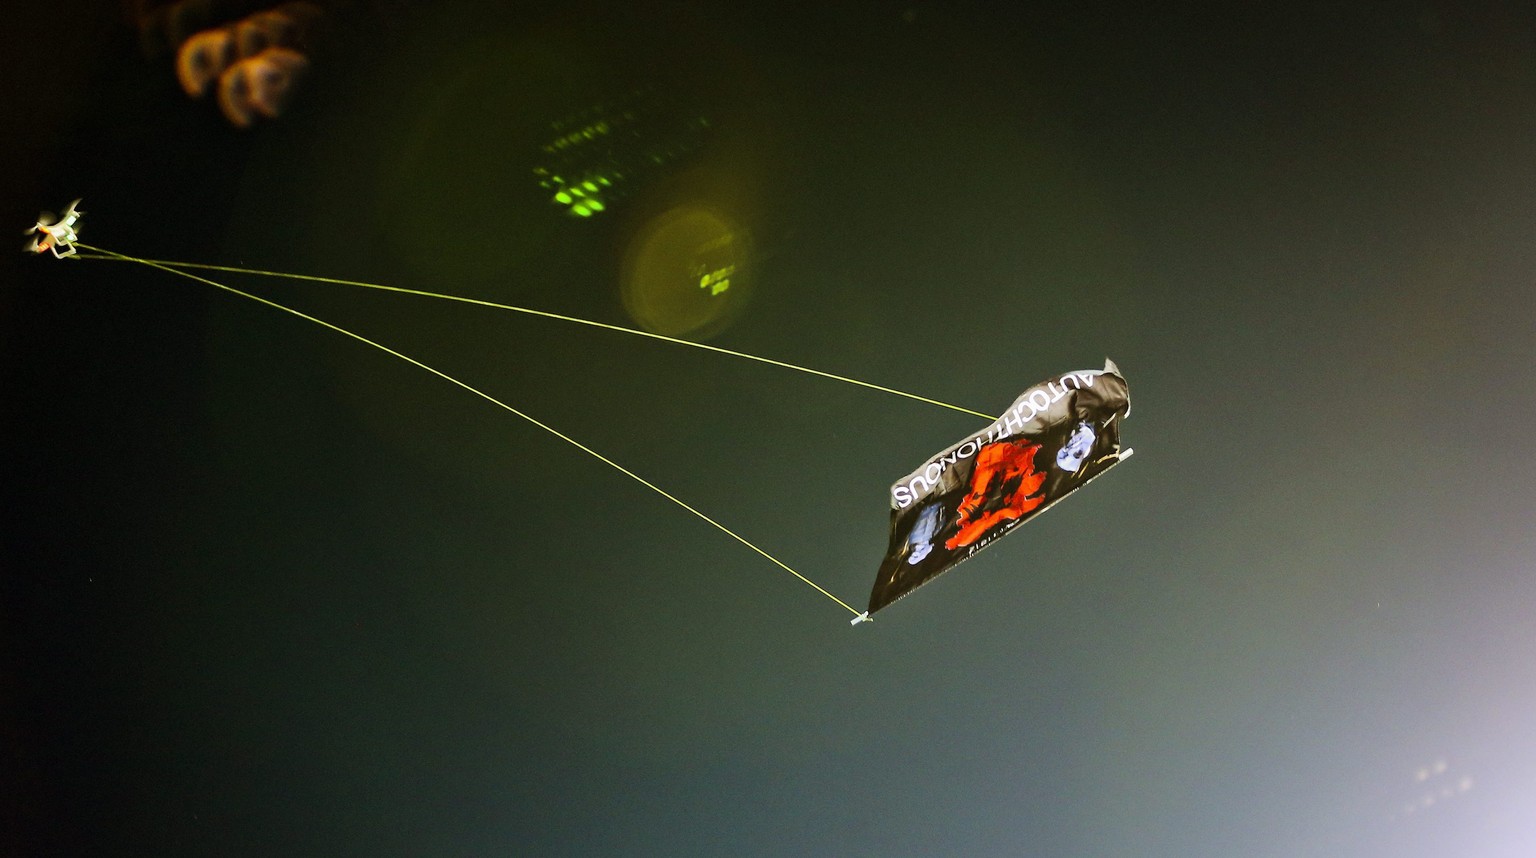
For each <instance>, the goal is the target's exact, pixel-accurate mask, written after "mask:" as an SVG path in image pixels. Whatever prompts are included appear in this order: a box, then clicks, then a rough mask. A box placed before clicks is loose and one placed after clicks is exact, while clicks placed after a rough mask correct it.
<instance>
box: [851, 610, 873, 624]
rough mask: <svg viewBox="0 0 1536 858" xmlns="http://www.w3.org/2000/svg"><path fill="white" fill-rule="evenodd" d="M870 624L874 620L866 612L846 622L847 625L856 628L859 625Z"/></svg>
mask: <svg viewBox="0 0 1536 858" xmlns="http://www.w3.org/2000/svg"><path fill="white" fill-rule="evenodd" d="M872 622H874V619H873V618H871V617H870V616H869V612H868V611H865V612H864V613H862V614H859V615H858V616H857V617H854V618H853V619H851V620H849V621H848V625H850V626H856V625H858V624H859V623H872Z"/></svg>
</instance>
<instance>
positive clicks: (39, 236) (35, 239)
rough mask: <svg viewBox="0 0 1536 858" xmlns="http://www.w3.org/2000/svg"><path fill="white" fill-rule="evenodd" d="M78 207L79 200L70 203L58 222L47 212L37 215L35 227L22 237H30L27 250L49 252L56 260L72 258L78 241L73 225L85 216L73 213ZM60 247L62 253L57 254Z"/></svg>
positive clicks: (78, 212) (80, 212)
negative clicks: (62, 250)
mask: <svg viewBox="0 0 1536 858" xmlns="http://www.w3.org/2000/svg"><path fill="white" fill-rule="evenodd" d="M78 205H80V201H79V200H75V201H74V202H72V203H70V204H69V208H67V209H65V210H64V213H63V214H62V215H60V216H59V219H58V220H54V219H53V215H51V214H49V213H48V212H43V213H42V214H40V215H38V216H37V225H36V226H34V227H32V228H31V229H29V230H27V231H26V232H25V233H23V235H30V236H32V241H31V243H30V244H28V245H27V250H29V251H31V252H33V253H42V252H43V251H45V250H47V251H51V252H52V253H53V255H54V257H55V258H58V259H63V258H64V257H66V256H72V255H73V254H74V252H75V242H76V241H78V240H79V239H80V236H79V235H78V234H77V233H76V232H75V223H76V222H78V221H79V220H80V216H81V215H83V214H85V212H82V211H75V206H78ZM61 247H62V248H64V252H63V253H60V252H59V248H61Z"/></svg>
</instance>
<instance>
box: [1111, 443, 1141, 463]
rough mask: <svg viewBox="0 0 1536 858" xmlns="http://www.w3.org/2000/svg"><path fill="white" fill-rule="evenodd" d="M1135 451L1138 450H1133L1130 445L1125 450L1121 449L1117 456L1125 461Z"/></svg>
mask: <svg viewBox="0 0 1536 858" xmlns="http://www.w3.org/2000/svg"><path fill="white" fill-rule="evenodd" d="M1134 452H1136V451H1135V450H1132V449H1131V448H1130V447H1126V448H1125V449H1124V450H1121V451H1120V455H1118V456H1116V457H1115V458H1117V459H1119V460H1120V461H1122V462H1123V461H1125V460H1126V459H1129V458H1130V457H1131V454H1132V453H1134Z"/></svg>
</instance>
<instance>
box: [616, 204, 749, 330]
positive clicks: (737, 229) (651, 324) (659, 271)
mask: <svg viewBox="0 0 1536 858" xmlns="http://www.w3.org/2000/svg"><path fill="white" fill-rule="evenodd" d="M751 252H752V249H751V238H750V234H749V233H748V232H747V230H746V229H744V228H742V227H741V226H738V225H737V224H735V223H734V222H732V221H731V219H730V218H729V217H728V216H727V215H725V214H723V213H721V212H720V211H718V210H715V209H711V208H708V207H705V206H698V205H684V206H678V207H676V208H673V209H670V210H668V211H666V212H664V213H662V214H660V215H657V216H656V217H654V218H652V219H651V220H650V221H649V222H648V223H646V224H645V226H644V227H642V228H641V229H640V230H639V232H638V233H637V234H636V235H635V237H634V238H633V239H632V240H631V241H630V243H629V249H628V250H627V252H626V253H625V254H624V267H623V271H622V274H621V278H620V290H621V296H622V297H623V299H624V309H625V310H626V311H628V313H629V316H630V318H632V319H634V320H635V323H636V324H638V325H639V326H640V327H642V328H644V329H645V330H647V331H650V332H651V333H655V334H664V335H666V336H669V337H678V336H683V335H685V334H686V335H689V336H692V337H697V338H703V337H710V336H713V335H715V334H718V333H720V332H721V331H723V330H725V328H726V327H727V326H728V325H730V323H731V322H732V321H734V320H735V319H736V317H737V315H738V314H739V313H740V312H741V308H742V307H743V306H744V305H745V303H746V298H747V295H748V292H749V287H750V285H751V282H750V281H751V277H750V275H751V271H750V267H751V266H750V263H749V260H750V259H751Z"/></svg>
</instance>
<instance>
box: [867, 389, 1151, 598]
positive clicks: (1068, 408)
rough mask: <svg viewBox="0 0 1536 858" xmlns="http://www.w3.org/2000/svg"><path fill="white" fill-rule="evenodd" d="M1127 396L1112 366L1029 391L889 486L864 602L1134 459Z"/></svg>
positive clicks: (948, 562)
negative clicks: (884, 542) (1126, 436)
mask: <svg viewBox="0 0 1536 858" xmlns="http://www.w3.org/2000/svg"><path fill="white" fill-rule="evenodd" d="M1130 411H1131V400H1130V388H1129V387H1128V386H1127V385H1126V383H1125V379H1124V378H1122V377H1121V376H1120V371H1119V368H1117V367H1116V366H1115V364H1114V361H1110V360H1106V361H1105V362H1104V368H1103V369H1101V370H1079V371H1077V372H1069V373H1065V374H1063V375H1060V376H1057V377H1055V378H1052V379H1048V380H1046V381H1042V382H1040V383H1039V384H1037V385H1035V386H1034V387H1031V388H1030V389H1029V390H1026V391H1024V394H1023V395H1022V396H1020V397H1019V398H1018V399H1016V400H1014V403H1013V405H1012V406H1010V407H1009V409H1008V410H1007V411H1006V412H1004V413H1003V415H1002V416H1001V417H999V418H998V419H997V420H996V422H994V423H993V424H992V425H990V426H988V427H986V428H985V429H983V430H982V431H981V432H978V433H976V434H973V435H970V436H967V437H966V438H965V439H963V440H962V441H960V442H959V443H957V444H955V445H953V446H951V447H950V448H949V449H947V450H944V451H943V452H941V453H939V454H938V455H936V456H933V457H932V458H930V459H929V460H928V461H927V462H925V463H924V464H923V466H922V467H920V468H918V469H917V470H915V471H913V472H912V473H910V474H908V475H907V476H905V477H903V478H902V479H901V480H899V481H897V482H896V483H895V484H894V485H892V486H891V544H890V548H889V549H887V551H886V555H885V562H883V563H882V564H881V565H880V574H879V576H878V577H876V579H875V587H874V590H873V592H871V593H870V595H869V613H871V614H873V613H874V612H876V611H878V610H880V609H881V608H883V607H885V606H886V605H889V604H890V603H892V602H894V601H896V600H897V599H900V598H901V597H902V596H905V595H907V594H908V593H910V592H912V591H913V590H915V589H917V588H918V587H921V586H922V585H923V584H925V583H927V582H929V581H932V580H933V579H934V578H936V577H938V576H939V575H942V574H944V573H945V572H947V571H949V570H950V569H952V568H954V567H955V566H956V565H957V564H960V563H963V562H965V561H966V560H968V559H970V558H971V557H972V556H974V555H975V554H976V552H978V551H980V550H981V549H983V548H985V547H987V546H988V545H990V544H992V543H993V542H996V541H997V540H998V539H999V538H1001V537H1002V536H1003V535H1004V534H1006V533H1008V532H1009V531H1010V530H1013V529H1014V528H1015V527H1018V526H1019V525H1021V524H1023V523H1024V522H1026V521H1028V520H1030V519H1031V518H1033V517H1034V516H1036V515H1038V514H1039V513H1041V512H1044V511H1045V510H1046V509H1048V508H1049V507H1050V506H1051V504H1053V503H1055V502H1057V501H1059V500H1061V499H1062V498H1064V497H1066V496H1067V495H1069V494H1071V493H1072V492H1073V491H1076V490H1077V489H1078V488H1080V487H1081V486H1083V485H1086V484H1087V483H1088V481H1089V480H1091V479H1093V478H1094V477H1096V476H1098V475H1099V474H1101V473H1103V472H1104V471H1105V470H1107V469H1109V468H1110V467H1112V466H1113V465H1115V464H1116V463H1118V462H1119V461H1120V460H1121V459H1124V458H1126V457H1127V456H1129V455H1130V454H1131V451H1130V450H1129V449H1127V450H1125V451H1124V452H1122V451H1121V449H1120V421H1121V420H1122V419H1123V418H1124V417H1125V416H1126V415H1127V414H1129V413H1130Z"/></svg>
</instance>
